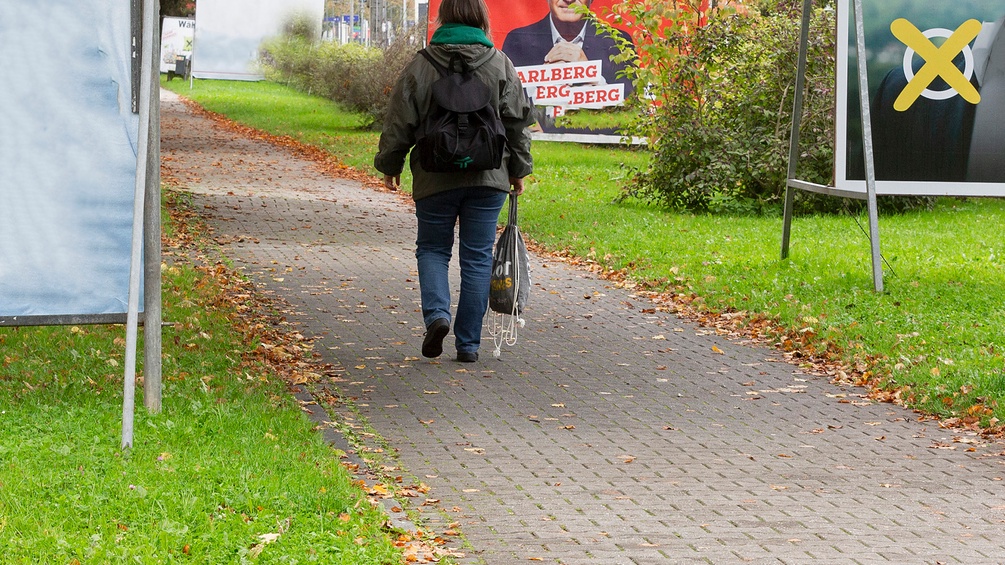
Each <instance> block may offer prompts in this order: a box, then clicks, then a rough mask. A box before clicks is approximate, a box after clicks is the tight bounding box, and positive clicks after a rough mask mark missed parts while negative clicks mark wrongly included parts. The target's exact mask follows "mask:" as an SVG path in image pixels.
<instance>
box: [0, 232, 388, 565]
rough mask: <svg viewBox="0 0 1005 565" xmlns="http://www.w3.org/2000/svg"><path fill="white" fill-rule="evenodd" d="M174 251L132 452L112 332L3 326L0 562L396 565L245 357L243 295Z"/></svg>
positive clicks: (236, 284)
mask: <svg viewBox="0 0 1005 565" xmlns="http://www.w3.org/2000/svg"><path fill="white" fill-rule="evenodd" d="M165 227H166V229H167V230H168V231H169V232H170V231H171V230H172V229H173V227H172V225H171V224H170V223H169V222H168V223H166V224H165ZM166 251H168V253H170V252H171V251H172V250H171V249H170V248H169V249H166ZM182 255H183V260H181V261H179V260H177V258H176V259H174V260H172V259H171V258H170V257H166V259H167V260H168V263H169V264H170V265H171V266H170V267H166V268H165V269H164V270H163V274H164V287H163V304H164V319H165V320H168V321H172V322H174V327H173V328H172V329H171V330H166V331H165V332H164V336H165V340H164V348H163V410H162V411H161V412H160V413H159V414H150V413H148V412H147V411H146V410H145V409H144V408H143V407H142V401H141V400H138V401H137V405H138V408H137V410H136V421H135V439H134V446H133V447H132V448H131V449H126V450H123V449H120V447H119V446H120V444H121V440H120V438H121V422H122V377H123V358H124V350H125V339H124V336H125V329H124V328H123V327H122V326H78V327H42V328H38V327H34V328H32V327H24V328H0V563H12V564H24V565H36V564H60V565H65V564H77V565H79V564H85V563H87V564H89V563H94V564H99V563H127V562H129V563H207V564H209V563H212V564H217V563H247V562H257V563H294V562H296V563H326V564H329V563H340V564H345V565H355V564H363V563H365V564H371V565H385V564H392V563H401V562H402V561H401V550H400V549H398V548H397V547H395V544H394V541H395V539H396V538H397V534H395V533H392V532H390V531H389V530H388V529H387V528H386V527H385V526H384V524H385V522H386V516H385V515H384V514H383V512H382V511H380V510H378V509H375V508H374V506H373V505H372V504H371V503H370V501H369V500H368V499H367V497H366V496H365V494H364V492H363V490H362V489H361V488H360V486H359V485H357V484H355V483H354V482H353V478H352V477H351V475H350V474H349V473H348V471H347V470H346V469H345V468H344V467H342V465H341V462H340V461H341V459H340V454H339V453H338V452H336V451H335V450H334V449H332V448H331V447H330V446H329V445H328V444H326V443H325V442H324V440H323V439H322V438H321V436H320V434H318V433H317V432H316V431H315V430H314V429H313V424H312V423H311V422H310V421H309V420H308V419H307V417H306V416H305V415H304V414H303V412H302V411H301V409H300V406H299V404H298V403H297V402H296V401H294V400H293V399H292V397H291V396H290V394H289V392H288V388H287V385H286V384H285V383H284V381H283V379H282V378H281V377H280V376H279V375H277V374H276V373H275V372H273V371H271V370H270V369H269V367H268V366H267V365H266V364H264V363H263V362H262V360H261V357H260V356H256V355H253V353H254V352H255V351H256V350H258V348H259V347H260V346H261V345H262V344H263V343H264V341H263V340H264V339H266V336H267V334H265V333H264V332H261V331H258V332H255V333H250V334H249V333H244V332H239V331H237V329H235V317H234V316H235V315H236V313H237V312H238V311H240V310H245V311H249V310H248V309H249V308H251V307H252V306H253V304H252V303H251V302H250V301H249V298H248V296H249V295H248V289H247V288H245V287H243V286H241V283H240V281H238V280H237V279H236V278H235V277H234V276H233V275H232V274H230V273H228V272H226V271H225V270H220V269H217V268H215V267H214V266H212V265H210V266H208V267H207V266H206V265H205V264H203V265H202V266H197V265H194V264H192V263H191V262H190V261H189V260H187V259H184V254H182ZM258 319H259V320H261V321H262V322H263V323H264V324H266V325H268V324H269V323H270V322H269V321H267V320H266V319H265V318H262V317H259V318H258ZM141 335H142V332H141ZM140 347H141V348H142V344H141V345H140ZM302 353H304V354H306V352H302ZM140 357H141V358H142V355H140ZM138 388H141V387H138ZM139 396H141V395H139V394H138V397H139Z"/></svg>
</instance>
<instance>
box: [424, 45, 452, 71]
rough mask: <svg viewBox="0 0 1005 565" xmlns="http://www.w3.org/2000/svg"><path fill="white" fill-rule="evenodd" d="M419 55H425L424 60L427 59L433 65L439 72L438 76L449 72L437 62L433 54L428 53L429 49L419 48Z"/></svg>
mask: <svg viewBox="0 0 1005 565" xmlns="http://www.w3.org/2000/svg"><path fill="white" fill-rule="evenodd" d="M419 55H422V56H423V57H425V58H426V60H427V61H429V63H430V64H432V65H433V67H434V68H435V69H436V70H437V71H438V72H439V73H440V76H447V75H448V74H449V72H448V71H447V68H446V67H444V66H443V65H441V64H440V63H439V62H437V61H436V59H434V58H433V56H432V55H430V54H429V51H426V50H425V49H419Z"/></svg>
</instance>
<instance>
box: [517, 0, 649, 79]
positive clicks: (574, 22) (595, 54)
mask: <svg viewBox="0 0 1005 565" xmlns="http://www.w3.org/2000/svg"><path fill="white" fill-rule="evenodd" d="M546 1H547V3H548V9H549V11H548V14H547V15H546V16H545V17H544V19H542V20H540V21H538V22H535V23H533V24H530V25H528V26H524V27H520V28H516V29H514V30H512V31H510V32H509V33H508V34H506V39H505V40H504V41H503V46H502V50H503V53H506V55H507V56H509V58H510V60H511V61H513V65H514V66H517V67H526V66H531V65H543V64H548V63H560V62H567V63H572V62H577V61H596V60H600V61H601V69H602V72H601V74H603V76H604V80H606V81H607V83H608V84H610V83H615V82H626V80H625V79H623V78H620V79H619V78H618V72H619V71H621V70H623V69H625V68H626V67H627V64H626V63H614V62H612V61H611V57H613V56H615V55H617V54H618V53H619V51H618V48H617V46H616V45H615V43H614V39H613V38H611V37H608V36H606V35H602V34H598V33H597V26H596V24H595V23H594V22H593V21H591V20H590V19H589V18H586V17H584V14H583V12H582V11H581V10H582V8H577V7H576V6H585V7H586V8H589V7H590V5H591V4H593V0H546ZM618 33H619V34H620V35H621V36H622V37H623V38H625V39H626V40H628V41H629V42H630V41H631V37H630V36H629V35H628V34H627V33H625V32H623V31H620V30H619V31H618ZM627 86H628V85H627V84H626V87H627Z"/></svg>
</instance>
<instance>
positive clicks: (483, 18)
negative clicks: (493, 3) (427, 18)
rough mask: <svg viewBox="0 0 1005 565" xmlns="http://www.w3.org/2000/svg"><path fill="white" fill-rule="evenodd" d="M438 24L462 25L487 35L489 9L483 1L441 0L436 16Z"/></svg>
mask: <svg viewBox="0 0 1005 565" xmlns="http://www.w3.org/2000/svg"><path fill="white" fill-rule="evenodd" d="M436 20H437V22H439V23H440V24H463V25H466V26H471V27H477V28H480V29H481V30H482V31H484V32H485V33H486V35H487V34H488V33H489V7H488V6H487V5H486V4H485V0H443V2H442V3H441V4H440V11H439V13H438V14H437V16H436Z"/></svg>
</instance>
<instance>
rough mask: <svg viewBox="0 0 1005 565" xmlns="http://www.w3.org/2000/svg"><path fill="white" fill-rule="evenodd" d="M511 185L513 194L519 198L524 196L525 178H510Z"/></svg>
mask: <svg viewBox="0 0 1005 565" xmlns="http://www.w3.org/2000/svg"><path fill="white" fill-rule="evenodd" d="M509 184H510V186H512V187H513V194H515V195H517V196H520V195H521V194H523V178H516V177H510V178H509Z"/></svg>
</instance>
